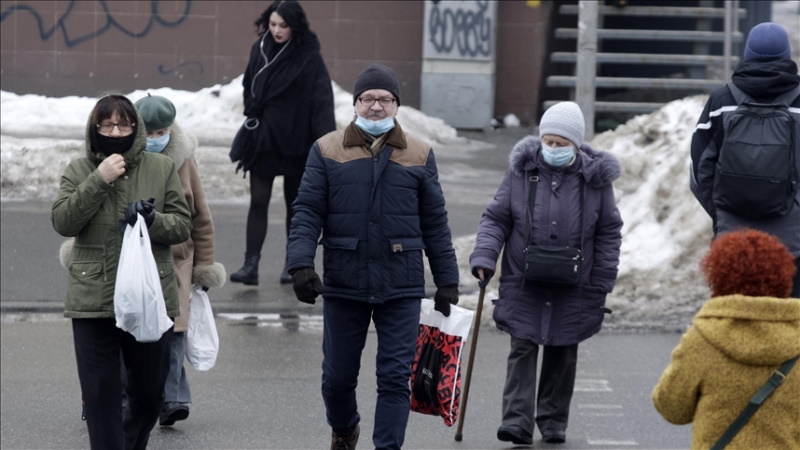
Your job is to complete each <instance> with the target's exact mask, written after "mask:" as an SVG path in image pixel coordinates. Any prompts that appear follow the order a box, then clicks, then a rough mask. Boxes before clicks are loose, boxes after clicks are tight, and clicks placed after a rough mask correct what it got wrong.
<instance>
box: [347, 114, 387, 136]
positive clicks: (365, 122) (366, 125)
mask: <svg viewBox="0 0 800 450" xmlns="http://www.w3.org/2000/svg"><path fill="white" fill-rule="evenodd" d="M356 126H357V127H358V128H361V129H362V130H364V131H366V132H367V133H369V134H371V135H373V136H380V135H382V134H383V133H386V132H387V131H389V130H391V129H392V128H394V117H391V116H389V117H386V118H383V119H381V120H369V119H365V118H363V117H361V116H359V115H358V114H356Z"/></svg>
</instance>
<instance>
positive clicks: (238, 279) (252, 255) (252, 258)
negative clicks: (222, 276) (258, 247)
mask: <svg viewBox="0 0 800 450" xmlns="http://www.w3.org/2000/svg"><path fill="white" fill-rule="evenodd" d="M260 260H261V253H260V252H247V253H245V254H244V265H243V266H242V268H241V269H239V270H237V271H236V272H234V273H232V274H231V281H233V282H234V283H244V284H248V285H253V286H258V262H259V261H260Z"/></svg>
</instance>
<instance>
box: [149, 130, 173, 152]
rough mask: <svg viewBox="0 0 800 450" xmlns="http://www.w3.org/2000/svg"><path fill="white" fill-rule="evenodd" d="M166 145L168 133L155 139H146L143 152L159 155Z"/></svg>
mask: <svg viewBox="0 0 800 450" xmlns="http://www.w3.org/2000/svg"><path fill="white" fill-rule="evenodd" d="M167 144H169V133H167V134H165V135H163V136H161V137H157V138H152V139H151V138H147V147H145V150H147V151H148V152H154V153H160V152H161V150H164V148H165V147H166V146H167Z"/></svg>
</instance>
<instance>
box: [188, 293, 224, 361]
mask: <svg viewBox="0 0 800 450" xmlns="http://www.w3.org/2000/svg"><path fill="white" fill-rule="evenodd" d="M218 352H219V336H218V335H217V324H216V322H214V313H213V312H212V311H211V302H209V301H208V292H206V291H204V290H203V288H202V287H201V286H197V285H194V286H192V296H191V299H190V300H189V330H188V331H187V332H186V359H188V360H189V363H191V365H192V367H194V368H195V370H209V369H211V368H212V367H214V364H216V362H217V353H218Z"/></svg>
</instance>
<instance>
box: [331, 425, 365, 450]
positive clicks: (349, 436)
mask: <svg viewBox="0 0 800 450" xmlns="http://www.w3.org/2000/svg"><path fill="white" fill-rule="evenodd" d="M360 432H361V427H359V426H358V424H356V427H355V428H353V431H351V432H349V433H345V434H344V435H340V434H336V432H333V433H332V434H331V450H356V444H357V443H358V435H359V434H360Z"/></svg>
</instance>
